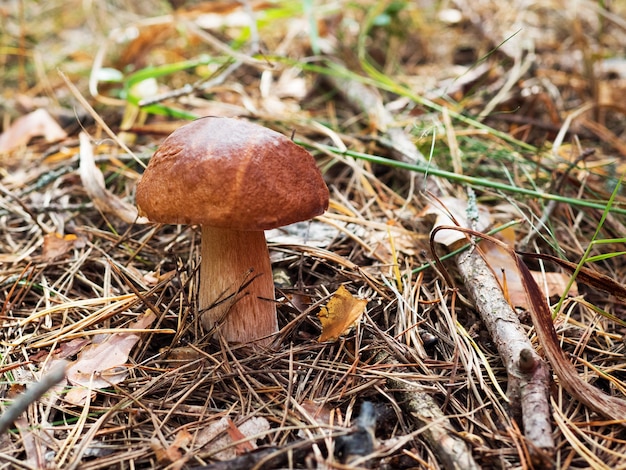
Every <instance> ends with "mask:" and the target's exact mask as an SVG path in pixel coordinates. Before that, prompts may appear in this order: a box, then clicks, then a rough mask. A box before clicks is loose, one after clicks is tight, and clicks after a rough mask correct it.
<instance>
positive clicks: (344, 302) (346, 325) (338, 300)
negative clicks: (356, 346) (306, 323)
mask: <svg viewBox="0 0 626 470" xmlns="http://www.w3.org/2000/svg"><path fill="white" fill-rule="evenodd" d="M366 305H367V300H365V299H357V298H356V297H354V296H353V295H352V294H351V293H350V292H348V289H346V288H345V286H343V285H342V286H341V287H339V289H337V291H336V292H335V293H334V294H333V296H332V297H331V299H330V300H329V301H328V303H327V304H326V306H325V307H322V308H321V309H320V312H319V313H318V315H317V317H318V318H319V320H320V322H321V323H322V334H321V335H320V337H319V339H318V341H319V342H320V343H323V342H325V341H336V340H337V339H338V338H339V337H340V336H343V335H345V334H347V333H348V332H349V331H350V329H351V328H352V327H353V326H354V324H355V323H356V322H357V321H359V319H360V318H361V315H363V312H364V311H365V306H366Z"/></svg>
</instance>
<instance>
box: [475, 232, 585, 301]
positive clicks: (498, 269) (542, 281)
mask: <svg viewBox="0 0 626 470" xmlns="http://www.w3.org/2000/svg"><path fill="white" fill-rule="evenodd" d="M494 238H497V239H498V240H500V241H502V242H503V243H506V244H507V245H508V246H509V247H510V248H512V247H514V246H515V230H514V228H513V227H507V228H505V229H504V230H501V231H500V232H498V233H497V234H496V235H494ZM479 245H480V248H481V250H482V251H483V253H484V255H485V261H486V262H487V264H489V266H490V267H491V269H492V270H493V272H494V274H495V275H496V277H497V279H498V282H499V283H500V286H502V288H503V290H505V292H506V294H507V300H508V301H509V303H510V304H511V305H512V306H514V307H523V308H525V309H528V300H527V299H528V298H527V295H526V289H525V287H524V285H523V283H522V279H521V278H520V274H519V270H518V269H517V264H516V263H515V260H514V258H512V257H511V254H510V252H509V250H507V249H505V248H504V247H502V246H500V245H498V244H496V243H491V242H489V241H482V242H480V244H479ZM530 273H531V274H532V276H533V278H534V279H535V281H536V282H537V284H539V286H540V287H541V288H542V290H546V291H547V292H545V294H546V295H547V296H548V297H552V296H555V295H559V296H560V295H562V294H563V291H564V290H565V288H566V287H567V283H568V282H569V278H570V275H569V274H567V273H557V272H545V273H544V272H540V271H530ZM568 295H571V296H577V295H578V287H577V285H576V283H574V284H572V286H571V288H570V290H569V292H568Z"/></svg>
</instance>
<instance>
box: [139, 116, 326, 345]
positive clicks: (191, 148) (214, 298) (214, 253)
mask: <svg viewBox="0 0 626 470" xmlns="http://www.w3.org/2000/svg"><path fill="white" fill-rule="evenodd" d="M136 202H137V206H138V208H139V213H140V214H141V215H145V216H147V217H148V218H149V219H150V220H151V221H153V222H160V223H168V224H199V225H201V226H202V259H201V262H200V283H199V284H200V285H199V301H198V307H199V311H200V312H201V321H202V324H203V326H204V327H205V328H206V329H212V328H214V327H216V326H219V327H220V328H221V333H222V334H223V336H224V338H225V339H226V340H227V341H229V342H241V343H248V342H253V341H258V343H259V344H265V345H267V344H269V342H270V340H271V338H269V336H270V335H272V334H274V333H276V332H277V331H278V321H277V318H276V303H275V300H274V282H273V278H272V270H271V264H270V259H269V251H268V249H267V244H266V241H265V234H264V232H263V231H264V230H269V229H273V228H277V227H280V226H283V225H288V224H291V223H294V222H298V221H302V220H307V219H310V218H313V217H315V216H317V215H320V214H322V213H323V212H324V211H325V210H326V209H327V208H328V188H327V187H326V184H325V183H324V180H323V178H322V175H321V173H320V171H319V169H318V168H317V165H316V162H315V159H314V158H313V156H312V155H311V154H310V153H309V152H307V151H306V150H304V149H303V148H302V147H300V146H298V145H296V144H295V143H294V142H292V141H291V140H290V139H288V138H287V137H285V136H284V135H282V134H279V133H278V132H275V131H272V130H270V129H267V128H265V127H262V126H259V125H256V124H252V123H250V122H247V121H243V120H239V119H232V118H221V117H205V118H201V119H198V120H196V121H193V122H191V123H189V124H186V125H184V126H182V127H180V128H178V129H177V130H175V131H174V132H173V133H172V134H171V135H170V136H169V137H167V138H166V139H165V140H164V141H163V143H162V144H161V146H160V147H159V148H158V149H157V151H156V152H155V154H154V155H153V156H152V159H151V160H150V163H149V164H148V167H147V168H146V170H145V172H144V174H143V176H142V178H141V181H140V182H139V184H138V185H137V194H136Z"/></svg>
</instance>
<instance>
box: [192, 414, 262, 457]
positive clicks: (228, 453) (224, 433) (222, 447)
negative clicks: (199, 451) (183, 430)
mask: <svg viewBox="0 0 626 470" xmlns="http://www.w3.org/2000/svg"><path fill="white" fill-rule="evenodd" d="M230 421H231V420H230V418H221V419H220V420H219V421H216V422H214V423H212V424H211V425H210V426H208V427H207V428H204V429H201V430H200V431H199V432H198V435H197V436H196V444H197V445H198V446H204V445H205V444H206V447H205V448H204V449H203V450H204V451H208V452H213V451H215V452H216V453H215V454H212V455H211V458H214V459H217V460H222V461H224V460H232V459H234V458H235V457H237V451H236V449H235V447H232V446H230V445H231V444H232V443H233V442H235V441H236V440H239V439H233V438H232V437H231V435H230V434H231V433H232V431H230V432H229V428H230V424H229V422H230ZM237 429H238V431H239V433H240V435H241V436H243V438H244V439H245V438H248V437H251V436H258V435H263V434H264V433H266V432H267V431H269V429H270V423H269V421H267V420H266V419H265V418H263V417H253V418H250V419H247V420H246V421H244V422H243V423H241V424H240V425H239V426H238V427H237ZM238 435H239V434H238ZM248 442H249V444H250V446H251V447H252V449H256V447H257V445H256V440H254V439H252V440H249V441H248ZM229 446H230V447H229Z"/></svg>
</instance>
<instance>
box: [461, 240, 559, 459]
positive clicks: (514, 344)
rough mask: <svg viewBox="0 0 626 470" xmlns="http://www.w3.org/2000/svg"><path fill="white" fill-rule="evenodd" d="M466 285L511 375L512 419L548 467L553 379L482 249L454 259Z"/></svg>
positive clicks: (534, 454) (509, 391)
mask: <svg viewBox="0 0 626 470" xmlns="http://www.w3.org/2000/svg"><path fill="white" fill-rule="evenodd" d="M456 261H457V266H458V269H459V271H460V273H461V276H462V277H463V283H464V284H465V286H466V287H467V289H468V291H469V295H470V297H471V298H472V300H473V301H474V304H475V305H476V308H477V309H478V311H479V312H480V316H481V318H482V320H483V323H484V324H485V326H486V327H487V329H488V330H489V333H490V334H491V337H492V339H493V342H494V343H495V345H496V347H497V348H498V353H499V354H500V357H501V358H502V362H503V363H504V364H505V366H506V370H507V375H508V389H507V396H508V397H509V399H510V400H511V403H510V406H511V408H512V411H513V416H514V417H515V418H516V419H518V420H519V418H520V417H521V422H522V423H523V425H524V435H525V436H526V438H527V439H528V442H529V451H530V454H531V456H532V457H533V460H535V461H537V462H541V463H543V464H544V465H545V464H546V463H547V462H549V461H550V460H551V458H552V455H553V453H554V451H555V448H554V441H553V439H552V433H551V417H550V416H551V415H550V405H549V402H548V396H549V394H548V391H549V385H550V374H549V369H548V366H547V365H546V363H545V362H544V361H543V360H542V359H541V357H539V355H538V354H537V353H536V352H535V349H534V347H533V345H532V344H531V342H530V340H529V339H528V335H527V334H526V332H525V331H524V328H523V327H522V325H521V324H520V321H519V319H518V316H517V314H516V313H515V311H514V310H513V308H512V307H511V306H510V304H509V303H508V302H507V300H506V299H505V298H504V295H503V293H502V289H501V287H500V284H499V283H498V280H497V279H496V277H495V276H494V274H493V272H492V270H491V269H490V268H489V266H488V265H487V263H486V262H485V260H484V259H483V258H482V257H481V255H480V252H479V250H478V249H473V250H471V252H469V253H463V254H461V255H459V256H457V258H456Z"/></svg>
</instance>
